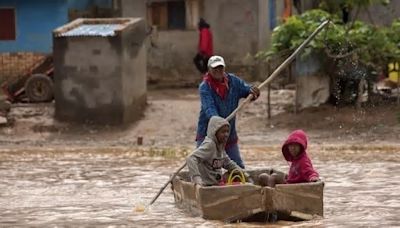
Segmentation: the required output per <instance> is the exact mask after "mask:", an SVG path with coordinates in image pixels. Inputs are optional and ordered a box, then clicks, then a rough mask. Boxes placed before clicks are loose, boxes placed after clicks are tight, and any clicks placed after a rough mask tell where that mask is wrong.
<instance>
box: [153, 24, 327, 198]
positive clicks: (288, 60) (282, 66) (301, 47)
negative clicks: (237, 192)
mask: <svg viewBox="0 0 400 228" xmlns="http://www.w3.org/2000/svg"><path fill="white" fill-rule="evenodd" d="M328 23H329V21H324V22H322V23H321V24H320V25H319V26H318V28H317V29H316V30H315V31H314V32H313V33H312V34H311V35H310V36H309V37H308V38H307V39H306V40H305V41H304V42H303V43H302V44H301V45H300V46H299V47H298V48H297V49H296V50H295V51H294V52H293V54H292V55H290V56H289V57H288V58H287V59H286V60H285V61H284V62H283V63H282V64H281V65H280V66H279V67H278V68H277V69H276V70H275V71H274V72H273V73H272V74H271V76H269V77H268V78H267V79H266V80H265V81H264V82H263V83H261V84H260V85H259V86H258V88H259V89H261V88H262V87H264V86H265V85H267V84H269V83H271V81H272V80H274V78H276V77H277V76H278V75H279V73H280V72H281V71H282V70H283V69H285V67H287V66H288V65H289V63H290V62H292V61H293V59H294V58H295V57H296V56H297V54H298V53H299V52H300V51H301V50H303V49H304V47H305V46H306V45H307V44H308V43H310V41H311V40H312V39H313V38H314V37H315V36H316V35H317V34H318V33H319V32H320V31H321V30H322V29H323V28H324V27H325V26H326V25H327V24H328ZM252 98H253V95H252V94H250V95H249V96H248V97H247V98H246V100H245V101H243V102H242V103H241V104H240V105H239V106H238V107H237V108H236V109H235V110H234V111H233V112H232V113H231V114H230V115H229V116H228V117H227V118H226V120H228V121H229V120H231V119H232V118H233V117H234V116H235V115H236V113H237V112H238V111H239V110H240V109H241V108H242V107H244V105H245V103H248V102H249V101H250V100H251V99H252ZM185 166H186V162H185V163H184V164H182V165H181V166H180V167H179V168H178V169H177V170H176V171H175V173H174V174H173V175H172V176H171V177H170V178H169V180H168V181H167V182H166V183H165V184H164V186H162V187H161V189H160V191H159V192H158V193H157V195H156V196H155V197H154V198H153V199H152V200H151V202H150V204H149V205H152V204H153V203H154V202H155V201H156V200H157V198H158V197H159V196H160V195H161V193H162V192H163V191H164V189H165V188H166V187H167V186H168V184H169V183H171V181H172V180H173V179H174V178H175V177H176V175H177V174H178V173H179V172H180V171H181V170H182V169H183V168H185Z"/></svg>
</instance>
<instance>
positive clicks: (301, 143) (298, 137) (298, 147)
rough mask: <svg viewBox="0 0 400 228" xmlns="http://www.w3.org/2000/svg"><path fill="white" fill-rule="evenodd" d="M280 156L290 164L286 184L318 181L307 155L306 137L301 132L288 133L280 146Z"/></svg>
mask: <svg viewBox="0 0 400 228" xmlns="http://www.w3.org/2000/svg"><path fill="white" fill-rule="evenodd" d="M282 154H283V156H284V157H285V159H286V161H288V162H290V163H291V164H290V169H289V173H288V176H287V177H286V180H285V181H286V183H288V184H291V183H303V182H314V181H319V175H318V173H317V171H316V170H315V169H314V168H313V166H312V163H311V160H310V158H309V157H308V155H307V135H306V133H305V132H304V131H303V130H295V131H293V132H292V133H290V135H289V136H288V138H287V139H286V141H285V143H284V144H283V146H282Z"/></svg>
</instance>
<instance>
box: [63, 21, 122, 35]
mask: <svg viewBox="0 0 400 228" xmlns="http://www.w3.org/2000/svg"><path fill="white" fill-rule="evenodd" d="M119 26H120V24H82V25H80V26H78V27H76V28H73V29H71V30H69V31H67V32H64V33H61V34H59V36H115V30H116V29H117V28H118V27H119Z"/></svg>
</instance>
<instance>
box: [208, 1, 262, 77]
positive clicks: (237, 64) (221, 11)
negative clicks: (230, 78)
mask: <svg viewBox="0 0 400 228" xmlns="http://www.w3.org/2000/svg"><path fill="white" fill-rule="evenodd" d="M258 7H259V1H255V0H253V1H242V0H220V1H214V0H205V1H204V17H205V18H206V19H207V21H209V22H210V23H211V28H212V31H213V35H214V44H215V45H214V51H215V53H216V54H218V55H222V56H223V57H224V58H225V61H226V62H227V69H228V70H230V71H234V72H240V73H241V74H242V75H241V76H242V77H246V78H251V77H252V75H254V74H255V73H256V72H255V71H254V67H255V65H254V64H255V62H254V61H252V60H253V57H252V56H254V55H255V54H256V53H257V51H258V50H259V47H260V42H259V24H258V23H259V8H258ZM265 11H266V12H267V9H265ZM265 27H266V26H265Z"/></svg>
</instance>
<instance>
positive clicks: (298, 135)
mask: <svg viewBox="0 0 400 228" xmlns="http://www.w3.org/2000/svg"><path fill="white" fill-rule="evenodd" d="M307 141H308V140H307V135H306V133H305V132H304V131H303V130H295V131H293V132H292V133H290V135H289V136H288V138H287V139H286V141H285V143H284V144H283V146H282V154H283V156H284V157H285V159H286V161H293V160H294V158H293V156H292V155H291V154H290V153H289V148H288V145H289V144H291V143H298V144H300V145H301V152H300V154H304V153H306V150H307Z"/></svg>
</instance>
